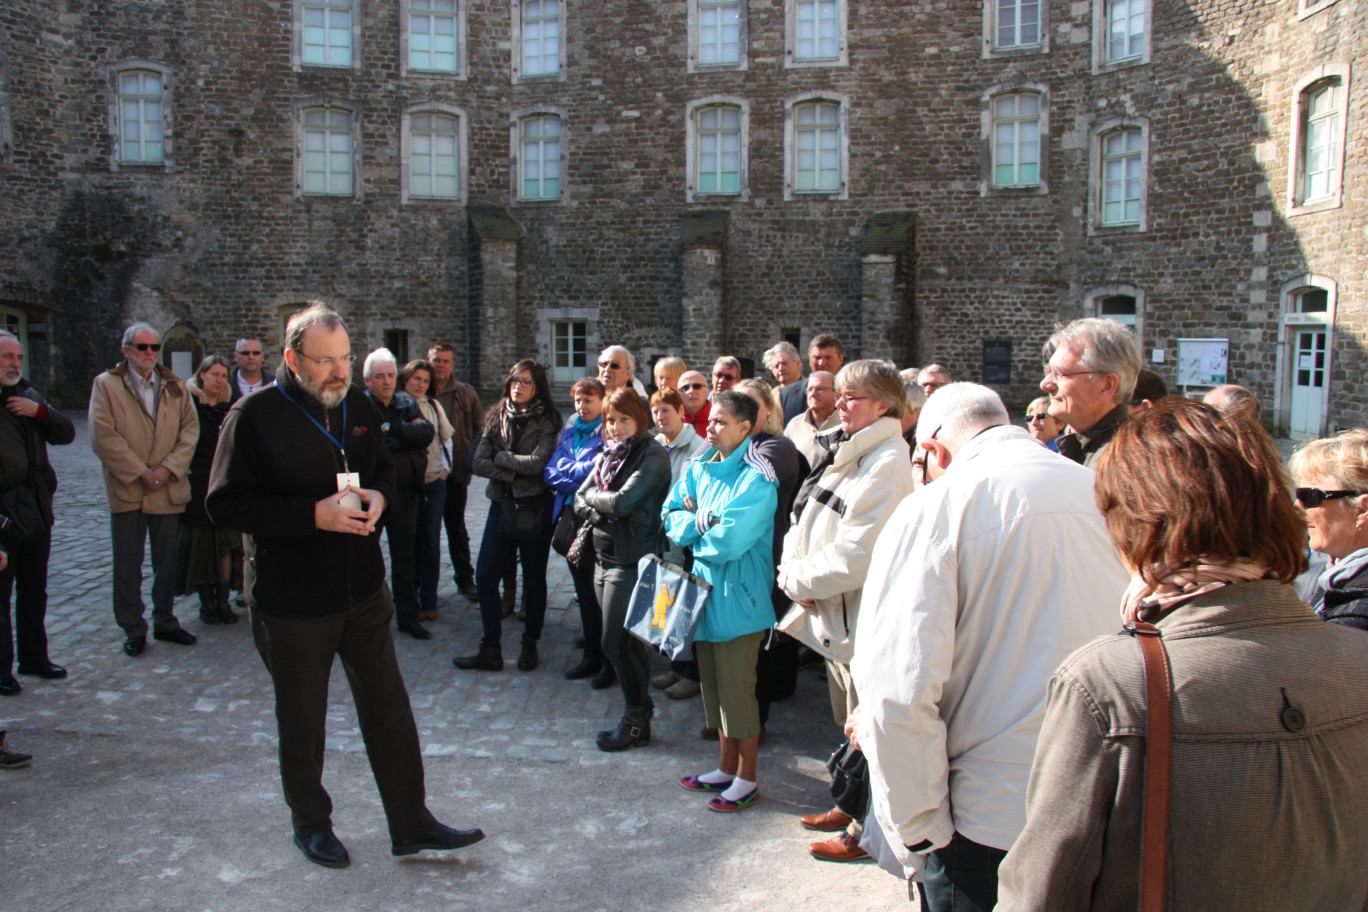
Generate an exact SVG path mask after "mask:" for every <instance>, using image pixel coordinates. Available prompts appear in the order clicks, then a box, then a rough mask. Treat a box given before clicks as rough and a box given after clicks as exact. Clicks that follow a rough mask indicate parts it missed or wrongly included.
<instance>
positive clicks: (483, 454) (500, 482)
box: [470, 400, 561, 503]
mask: <svg viewBox="0 0 1368 912" xmlns="http://www.w3.org/2000/svg"><path fill="white" fill-rule="evenodd" d="M494 407H495V408H496V409H498V408H503V401H502V400H500V401H499V403H498V404H497V405H495V406H494ZM560 433H561V420H560V414H559V413H558V412H556V411H555V410H554V409H547V410H546V411H545V412H543V413H542V414H540V415H538V416H536V417H535V418H530V419H525V420H522V421H520V422H518V424H517V432H516V434H515V436H514V439H513V441H512V442H511V443H505V442H504V440H503V435H502V434H491V433H489V432H487V431H486V432H485V433H484V434H483V435H482V436H481V437H480V442H479V443H478V444H476V446H475V450H474V454H473V455H472V456H471V460H470V468H471V471H472V472H473V473H474V474H476V475H479V476H481V477H483V478H488V479H489V484H488V486H486V488H485V494H486V496H488V497H489V499H490V500H492V501H494V502H496V503H501V502H503V495H504V487H505V485H512V487H513V496H514V497H536V496H537V495H538V494H550V493H551V489H550V488H548V487H547V486H546V481H545V479H544V478H543V471H544V470H545V469H546V464H547V463H548V462H550V461H551V454H552V453H554V452H556V445H557V444H558V443H560Z"/></svg>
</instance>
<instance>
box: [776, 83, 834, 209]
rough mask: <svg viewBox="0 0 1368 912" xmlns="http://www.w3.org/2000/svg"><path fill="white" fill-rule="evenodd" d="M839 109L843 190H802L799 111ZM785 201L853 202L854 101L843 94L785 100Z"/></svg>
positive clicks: (832, 93)
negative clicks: (803, 108) (810, 106)
mask: <svg viewBox="0 0 1368 912" xmlns="http://www.w3.org/2000/svg"><path fill="white" fill-rule="evenodd" d="M812 103H826V104H834V105H836V106H837V108H838V111H837V118H836V128H837V146H838V155H839V160H840V168H841V174H840V186H839V187H838V189H836V190H798V189H796V187H797V178H798V170H797V169H798V138H797V127H798V124H797V115H796V110H797V109H798V108H799V107H801V106H802V105H805V104H812ZM784 199H785V200H790V201H791V200H794V199H842V200H844V199H850V98H849V97H848V96H847V95H844V94H842V93H840V92H822V91H818V92H804V93H803V94H801V95H794V96H791V97H789V98H786V99H784Z"/></svg>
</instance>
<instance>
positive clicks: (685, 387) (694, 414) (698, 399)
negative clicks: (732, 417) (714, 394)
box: [678, 370, 712, 437]
mask: <svg viewBox="0 0 1368 912" xmlns="http://www.w3.org/2000/svg"><path fill="white" fill-rule="evenodd" d="M678 390H679V395H680V397H681V398H682V399H683V400H684V411H685V415H684V418H685V420H686V421H688V422H689V424H691V425H693V429H694V431H695V432H696V433H697V434H698V436H699V437H707V436H708V415H709V414H711V412H712V400H711V399H709V398H708V378H707V377H705V376H703V372H702V371H696V370H691V371H685V372H684V373H682V374H680V376H679V387H678Z"/></svg>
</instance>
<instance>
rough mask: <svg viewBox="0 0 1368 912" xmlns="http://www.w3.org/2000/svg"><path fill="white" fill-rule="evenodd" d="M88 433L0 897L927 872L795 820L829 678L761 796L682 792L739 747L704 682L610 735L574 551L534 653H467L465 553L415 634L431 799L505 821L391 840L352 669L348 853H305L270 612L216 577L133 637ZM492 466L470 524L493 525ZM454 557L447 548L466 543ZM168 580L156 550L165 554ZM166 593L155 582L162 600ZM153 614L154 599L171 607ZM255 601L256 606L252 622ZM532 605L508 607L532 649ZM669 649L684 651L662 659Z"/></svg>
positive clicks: (409, 671) (352, 905) (54, 584)
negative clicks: (747, 805)
mask: <svg viewBox="0 0 1368 912" xmlns="http://www.w3.org/2000/svg"><path fill="white" fill-rule="evenodd" d="M73 417H74V418H75V420H76V423H77V437H76V442H75V443H74V444H72V445H71V446H67V447H54V448H51V455H52V462H53V465H54V467H55V468H56V470H57V473H58V477H59V480H60V488H59V490H58V494H57V504H56V512H57V524H56V526H55V527H54V529H53V547H52V562H51V571H50V576H49V594H50V602H49V608H48V621H47V629H48V634H49V637H50V641H51V655H52V659H53V660H54V661H56V662H58V663H60V664H63V665H65V666H66V667H67V668H68V669H69V670H70V672H71V675H70V677H69V678H68V679H67V680H65V681H57V682H51V683H49V682H46V681H42V680H40V679H37V678H31V677H25V678H21V682H22V683H23V686H24V692H23V693H22V694H20V695H19V696H17V697H12V698H5V699H0V728H4V729H8V730H9V732H10V739H11V743H12V746H13V747H14V749H16V750H23V751H26V752H30V753H33V754H35V755H36V756H37V759H36V760H35V761H34V764H33V766H32V767H30V768H29V769H25V770H16V771H4V772H0V897H3V906H4V908H6V909H15V910H18V909H38V908H43V909H73V910H86V909H101V910H105V909H109V910H113V909H138V910H156V909H177V910H179V909H195V910H200V909H205V910H216V912H221V910H238V909H241V910H259V909H274V908H287V907H288V908H292V909H313V908H328V909H342V910H347V909H358V910H360V909H375V908H377V907H378V906H380V905H381V904H384V905H385V906H386V907H388V906H389V905H393V904H398V903H402V904H403V905H404V906H405V907H406V908H409V909H414V910H424V909H448V908H451V907H452V906H453V904H456V903H460V904H461V905H462V906H463V907H468V908H472V909H510V910H513V909H516V910H526V909H529V908H530V909H539V908H546V907H550V906H553V905H554V907H555V908H557V909H566V910H575V909H629V908H630V909H637V908H640V907H643V906H651V907H657V908H663V909H671V910H673V909H679V910H692V909H731V908H740V907H741V906H746V907H749V908H754V909H780V908H783V909H786V910H803V909H814V910H816V909H821V910H824V912H825V910H829V909H830V908H832V906H833V903H834V904H835V905H836V906H837V907H840V908H876V909H877V908H885V907H888V908H892V907H895V906H896V907H903V906H904V904H905V903H906V902H907V894H906V892H905V888H904V887H903V886H902V885H901V884H900V883H899V882H898V881H897V880H895V879H893V878H890V877H888V876H887V875H885V874H883V873H882V872H880V871H878V870H876V869H875V868H873V867H872V866H871V865H869V864H856V865H832V864H822V863H819V862H815V861H813V860H811V859H810V858H809V857H808V855H807V853H806V852H805V851H804V846H805V845H806V843H807V841H809V839H810V838H812V837H813V834H808V833H806V832H804V831H803V830H802V829H801V828H800V827H798V825H797V823H796V821H795V819H794V818H795V815H797V814H802V813H809V812H811V811H813V810H821V809H824V808H825V807H826V806H827V805H828V796H827V793H826V789H825V781H826V780H825V769H824V768H823V761H824V759H825V756H826V753H827V752H829V751H830V749H831V748H832V747H834V746H835V742H836V741H837V740H838V736H837V732H836V730H835V726H834V725H833V724H832V723H831V720H830V709H829V705H828V703H827V698H826V686H825V684H824V683H823V682H822V681H821V680H820V679H818V678H817V677H816V676H815V675H814V674H813V673H811V672H805V673H803V674H802V675H801V676H800V682H799V692H798V694H797V695H795V696H794V697H793V698H790V699H788V700H785V701H783V702H781V703H778V704H776V705H775V707H774V710H773V714H772V717H771V720H770V726H769V728H770V738H769V742H768V744H767V745H766V746H764V747H763V748H762V749H761V761H760V773H761V791H762V795H763V801H762V803H760V804H759V805H757V806H756V808H755V809H754V810H751V811H748V812H747V813H744V814H734V815H726V814H713V813H708V812H707V811H706V809H705V808H703V807H702V802H701V801H699V800H698V798H697V796H695V795H691V794H688V793H686V792H684V791H682V790H681V789H679V788H677V787H676V786H675V781H676V779H677V778H678V777H679V776H681V775H684V774H688V773H695V772H703V771H705V770H707V769H711V768H712V767H714V766H715V765H716V746H715V744H711V743H705V742H702V741H701V740H700V739H699V736H698V730H699V728H700V726H701V724H702V707H701V704H700V702H699V700H697V699H693V700H688V701H673V700H670V699H668V698H666V697H664V695H663V694H658V695H657V704H656V706H657V715H656V719H655V721H654V723H653V735H654V741H653V742H652V744H651V746H650V747H648V748H645V749H642V750H634V751H631V752H629V753H626V754H605V753H602V752H600V751H599V750H597V749H596V748H595V746H594V741H593V735H594V733H595V732H596V731H597V730H599V729H602V728H608V727H611V725H612V724H614V723H615V721H616V718H617V715H618V711H619V706H620V694H619V692H618V691H617V690H616V689H610V690H607V691H594V690H591V689H590V688H589V687H588V684H587V682H583V681H579V682H576V681H567V680H566V679H565V678H564V676H563V674H562V672H563V671H564V670H565V669H566V668H567V667H569V666H570V665H571V664H573V663H574V661H576V660H577V658H578V650H576V649H574V647H573V644H572V640H573V638H574V637H575V636H576V635H578V633H579V627H580V625H579V616H578V610H577V608H576V607H575V604H574V596H573V592H574V591H573V588H572V586H571V583H570V579H569V575H568V574H567V573H566V572H565V567H564V562H563V561H562V560H560V558H558V557H557V556H556V555H554V554H553V555H552V559H551V570H550V579H549V583H550V609H549V611H548V616H547V621H546V629H545V632H544V634H543V638H542V641H541V643H542V646H541V653H542V664H541V667H540V668H538V669H537V670H536V671H535V672H532V673H529V674H523V673H520V672H517V671H514V670H513V664H512V662H511V661H510V662H509V664H508V670H507V671H505V672H503V673H502V674H489V673H475V672H461V671H458V670H456V669H455V668H453V667H452V665H451V661H450V659H451V656H452V655H453V654H456V653H458V652H461V653H464V652H468V651H473V649H474V647H475V645H476V643H477V642H478V639H479V630H480V623H479V612H478V610H477V609H476V608H475V607H474V606H472V605H471V604H470V603H469V602H467V601H466V600H465V599H464V598H463V597H462V596H461V595H460V594H459V593H457V592H456V590H455V587H454V585H453V584H452V581H451V578H450V572H449V568H447V569H446V570H444V576H445V581H444V584H443V588H442V590H441V593H440V600H439V609H440V612H441V616H440V618H439V619H438V620H437V621H436V622H433V623H431V624H430V625H429V626H430V628H431V629H432V631H433V633H434V638H433V639H432V640H430V641H426V642H419V641H416V640H413V639H411V638H409V637H407V636H404V635H402V634H400V635H397V637H396V647H397V651H398V654H399V659H400V663H401V665H402V668H403V672H404V677H405V680H406V681H407V683H408V686H409V690H410V693H411V697H412V702H413V707H414V712H415V714H416V716H417V720H418V726H419V730H420V734H421V738H422V742H423V745H424V752H425V754H426V755H427V758H428V759H427V766H426V778H427V787H428V794H429V804H430V806H431V807H432V808H433V810H434V812H435V813H436V814H437V815H438V817H439V818H441V819H442V820H444V821H446V822H449V823H451V824H453V825H457V826H481V827H483V828H484V829H485V830H486V832H487V833H488V834H489V838H488V839H487V840H486V841H485V842H484V843H482V844H481V845H479V846H476V847H473V848H470V849H466V850H463V851H461V852H458V853H452V854H451V855H449V856H445V857H443V856H436V855H432V854H431V853H429V854H427V855H420V856H417V857H416V858H415V859H410V860H405V861H402V862H401V861H397V860H394V859H391V858H390V856H389V853H388V851H387V849H388V842H387V837H386V832H385V828H384V818H383V813H382V812H381V809H380V804H379V798H378V795H377V794H376V793H375V789H374V786H373V784H372V782H371V779H370V776H369V770H368V767H367V764H366V759H365V755H364V748H363V745H362V742H361V737H360V732H359V730H358V728H357V724H356V716H355V713H354V711H353V708H352V704H351V697H350V693H349V691H348V689H347V685H346V680H345V678H344V677H343V675H342V672H341V669H340V666H339V667H336V668H335V669H334V672H335V673H334V677H333V681H332V691H331V700H330V704H329V711H328V732H329V737H328V745H327V746H328V756H327V771H326V773H325V781H326V783H327V785H328V788H329V790H330V791H331V792H332V794H333V797H334V802H335V805H336V809H335V813H334V822H335V825H336V829H337V832H338V835H339V836H340V837H341V838H342V839H343V841H344V842H346V843H347V845H348V846H349V848H350V849H351V851H352V857H353V864H352V867H351V868H350V869H348V870H346V871H340V872H339V871H325V870H323V869H321V868H317V867H314V866H312V865H309V864H307V863H306V862H305V861H304V860H303V859H302V858H301V857H300V856H299V855H298V853H297V852H296V851H295V849H294V848H293V847H292V846H291V845H290V842H289V816H288V812H287V811H286V808H285V806H284V803H283V801H282V799H281V797H280V787H279V779H278V771H277V766H276V761H275V742H276V737H275V717H274V712H273V701H272V698H271V692H270V681H269V678H268V677H267V674H266V671H265V669H264V668H263V667H262V664H261V661H260V659H259V658H258V657H257V655H256V652H255V650H254V648H253V647H252V643H251V635H250V631H249V625H248V624H247V623H239V624H236V625H233V626H227V627H223V626H215V627H208V628H206V627H205V626H204V625H203V624H201V623H200V621H199V619H198V604H197V599H195V598H194V597H182V598H180V599H178V600H177V603H176V613H177V614H178V615H179V616H180V618H181V619H182V622H183V624H184V626H185V627H186V628H187V629H188V630H190V631H192V632H193V633H195V634H196V635H198V636H199V637H200V642H199V644H198V645H196V646H193V647H181V646H177V645H174V644H170V643H161V642H156V641H153V640H151V639H149V641H148V648H147V651H146V652H145V653H144V654H143V656H142V657H140V658H138V659H129V658H127V657H126V656H124V655H123V652H122V650H121V648H120V647H121V645H122V642H123V636H122V634H121V632H120V630H119V629H118V627H117V626H116V625H115V623H114V619H113V613H112V611H111V608H110V591H111V585H112V583H111V574H110V567H109V560H110V547H109V513H108V510H107V507H106V503H105V498H104V490H103V485H102V483H101V481H100V477H99V464H98V462H97V460H96V459H95V457H94V456H93V455H92V454H91V452H90V447H89V438H88V436H87V434H86V427H85V420H84V417H83V416H73ZM484 516H485V500H484V497H483V483H482V482H481V481H479V480H477V481H476V483H475V485H474V486H473V487H472V493H471V497H470V510H469V516H468V526H469V528H470V529H471V532H472V536H473V537H474V539H475V540H476V542H478V540H479V533H480V530H481V529H482V528H483V523H484ZM443 550H444V551H445V547H444V549H443ZM145 576H146V577H147V580H146V583H145V589H146V588H147V584H150V567H148V568H145ZM149 604H150V600H149ZM149 612H150V609H149ZM244 620H245V619H244ZM519 636H520V629H519V625H518V624H516V623H515V624H511V625H510V624H506V625H505V630H504V639H505V650H504V651H505V654H506V655H509V654H511V655H513V656H516V653H517V648H516V643H517V642H518V637H519ZM661 667H662V669H663V667H664V664H663V661H662V662H661Z"/></svg>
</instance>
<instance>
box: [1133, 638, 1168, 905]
mask: <svg viewBox="0 0 1368 912" xmlns="http://www.w3.org/2000/svg"><path fill="white" fill-rule="evenodd" d="M1126 629H1127V630H1128V631H1130V633H1131V634H1132V635H1133V636H1135V637H1136V638H1137V639H1138V640H1139V641H1140V652H1141V653H1142V654H1143V655H1144V657H1145V704H1146V710H1145V809H1144V818H1143V819H1144V822H1143V824H1142V828H1141V850H1140V912H1163V909H1164V887H1165V879H1166V877H1165V867H1166V864H1167V861H1168V819H1169V767H1170V765H1171V762H1172V759H1173V677H1172V674H1171V673H1170V671H1169V661H1168V652H1167V651H1166V650H1165V649H1164V643H1163V634H1161V633H1160V632H1159V628H1157V627H1155V626H1154V625H1153V624H1147V623H1145V622H1144V621H1136V622H1135V623H1134V624H1127V625H1126Z"/></svg>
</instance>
